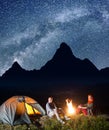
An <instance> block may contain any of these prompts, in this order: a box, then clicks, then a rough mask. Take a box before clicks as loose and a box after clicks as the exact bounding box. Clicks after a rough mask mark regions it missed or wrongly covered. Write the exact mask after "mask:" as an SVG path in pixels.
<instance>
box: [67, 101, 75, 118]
mask: <svg viewBox="0 0 109 130" xmlns="http://www.w3.org/2000/svg"><path fill="white" fill-rule="evenodd" d="M66 104H67V115H68V116H71V115H74V114H75V113H76V110H75V108H74V106H73V103H72V100H70V99H66Z"/></svg>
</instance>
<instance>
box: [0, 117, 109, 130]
mask: <svg viewBox="0 0 109 130" xmlns="http://www.w3.org/2000/svg"><path fill="white" fill-rule="evenodd" d="M40 124H41V125H36V124H30V125H29V127H28V126H27V125H17V126H13V127H11V126H10V125H7V124H0V130H109V121H107V119H106V117H104V116H93V117H89V116H83V115H79V116H73V117H72V118H71V119H70V120H68V121H65V124H61V123H60V122H59V121H57V120H56V119H48V118H46V117H42V118H41V120H40Z"/></svg>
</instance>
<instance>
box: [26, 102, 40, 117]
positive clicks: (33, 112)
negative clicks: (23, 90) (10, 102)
mask: <svg viewBox="0 0 109 130" xmlns="http://www.w3.org/2000/svg"><path fill="white" fill-rule="evenodd" d="M25 107H26V110H27V113H28V115H34V114H41V113H40V112H39V111H38V110H36V109H35V108H33V107H32V106H30V105H29V104H27V103H25Z"/></svg>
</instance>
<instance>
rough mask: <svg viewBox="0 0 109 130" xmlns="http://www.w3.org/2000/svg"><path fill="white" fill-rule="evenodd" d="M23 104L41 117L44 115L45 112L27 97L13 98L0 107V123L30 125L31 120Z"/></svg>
mask: <svg viewBox="0 0 109 130" xmlns="http://www.w3.org/2000/svg"><path fill="white" fill-rule="evenodd" d="M25 103H27V104H28V105H30V106H31V107H32V108H33V109H36V110H37V111H38V112H39V113H40V114H41V115H45V110H44V109H43V108H42V107H41V105H40V104H39V103H38V102H37V101H35V100H34V99H32V98H30V97H27V96H13V97H11V98H9V99H8V100H7V101H5V102H4V103H3V104H2V105H1V106H0V121H1V122H2V123H6V124H10V125H17V124H24V123H26V124H30V123H31V120H30V118H29V114H28V113H27V108H26V105H25ZM34 114H35V113H34Z"/></svg>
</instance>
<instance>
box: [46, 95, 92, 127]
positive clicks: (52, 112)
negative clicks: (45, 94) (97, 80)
mask: <svg viewBox="0 0 109 130" xmlns="http://www.w3.org/2000/svg"><path fill="white" fill-rule="evenodd" d="M92 109H93V96H92V95H88V102H87V104H85V105H79V106H78V107H77V109H76V113H77V114H79V113H80V112H82V113H83V114H84V115H93V112H92ZM60 110H61V113H62V114H63V115H64V118H65V120H69V119H70V118H68V117H67V116H66V115H65V113H64V111H63V110H62V109H60ZM46 111H47V115H48V117H50V118H51V117H53V116H56V118H57V120H58V121H60V122H61V123H62V124H64V123H65V122H64V121H63V120H62V119H61V118H60V116H59V109H57V107H56V105H55V103H54V102H53V97H49V98H48V102H47V103H46Z"/></svg>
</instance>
